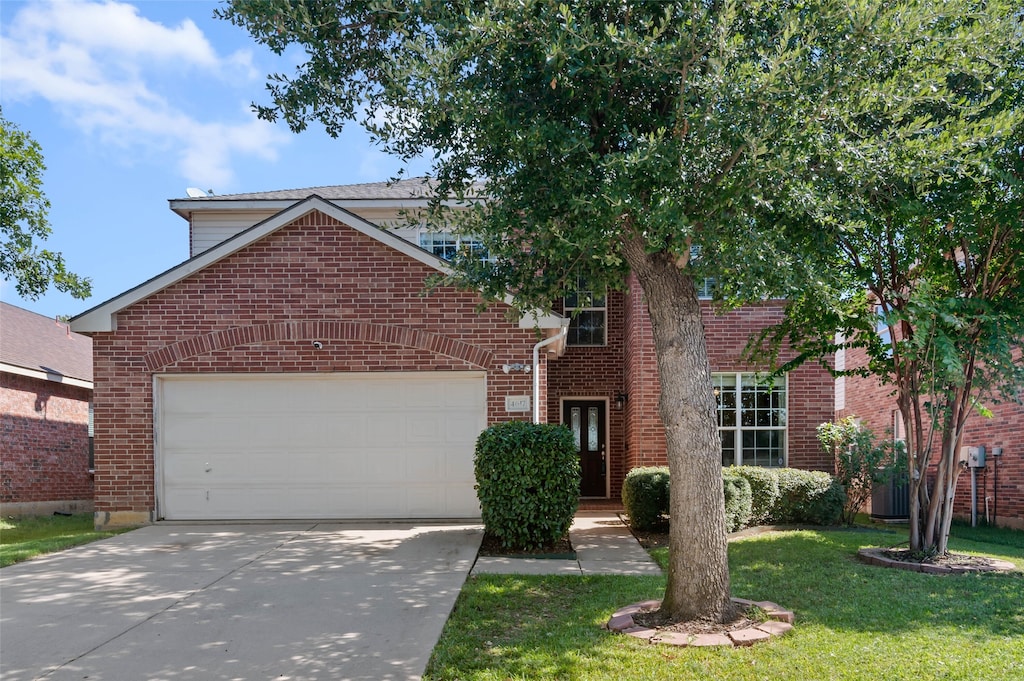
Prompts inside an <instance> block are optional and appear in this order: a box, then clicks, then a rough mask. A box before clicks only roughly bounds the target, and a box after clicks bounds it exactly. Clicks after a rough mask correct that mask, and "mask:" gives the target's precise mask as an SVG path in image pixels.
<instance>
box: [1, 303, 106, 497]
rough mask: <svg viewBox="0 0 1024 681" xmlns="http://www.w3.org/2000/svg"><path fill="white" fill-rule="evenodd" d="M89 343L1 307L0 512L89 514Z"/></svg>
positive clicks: (46, 319)
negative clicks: (73, 512) (74, 512)
mask: <svg viewBox="0 0 1024 681" xmlns="http://www.w3.org/2000/svg"><path fill="white" fill-rule="evenodd" d="M92 386H93V384H92V341H91V340H90V339H89V338H88V337H87V336H83V335H80V334H77V333H72V332H71V331H70V329H69V328H68V326H67V325H66V324H63V323H59V322H56V321H55V320H53V319H50V318H49V317H44V316H42V315H38V314H36V313H34V312H29V311H28V310H23V309H21V308H19V307H15V306H14V305H10V304H8V303H3V302H0V452H2V455H0V513H2V514H3V515H28V514H49V513H52V512H54V511H62V512H72V511H76V512H83V511H84V512H88V511H91V510H93V479H92V471H91V470H90V469H91V468H92V466H91V456H90V446H91V445H90V437H89V435H90V434H89V405H90V402H91V400H92Z"/></svg>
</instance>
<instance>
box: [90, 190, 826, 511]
mask: <svg viewBox="0 0 1024 681" xmlns="http://www.w3.org/2000/svg"><path fill="white" fill-rule="evenodd" d="M425 191H426V187H425V185H424V183H423V181H422V180H405V181H402V182H398V183H396V184H385V183H379V184H367V185H348V186H337V187H316V188H311V189H302V190H288V191H279V192H266V193H258V194H238V195H230V196H209V197H205V196H200V197H192V198H187V199H178V200H172V201H171V209H172V210H174V211H175V212H177V213H178V214H179V215H181V216H182V217H184V218H185V219H187V220H188V222H189V239H190V244H191V254H192V258H191V259H190V260H188V261H186V262H185V263H182V264H181V265H179V266H177V267H175V268H173V269H171V270H169V271H168V272H165V273H164V274H161V275H158V276H157V277H155V278H154V279H152V280H150V281H148V282H146V283H144V284H142V285H140V286H139V287H137V288H135V289H132V290H131V291H128V292H126V293H124V294H122V295H120V296H118V297H116V298H114V299H112V300H110V301H107V302H106V303H103V304H101V305H99V306H98V307H95V308H93V309H91V310H89V311H87V312H85V313H83V314H81V315H79V316H78V317H76V318H75V319H74V320H73V321H72V326H73V328H74V329H75V330H78V331H81V332H83V333H87V334H89V335H91V336H92V337H93V340H94V348H95V350H94V354H95V375H96V384H97V388H96V394H95V401H96V410H95V411H96V414H95V434H96V452H97V466H96V486H97V487H96V511H97V524H98V525H101V526H104V525H117V524H138V523H144V522H150V521H152V520H156V519H160V518H167V519H205V518H209V519H249V518H344V517H361V518H384V517H420V518H437V517H477V516H478V515H479V508H478V506H477V502H476V498H475V492H474V490H473V484H474V480H473V471H472V456H473V445H474V442H475V438H476V436H477V434H478V433H479V432H480V430H481V429H482V428H484V427H485V426H486V425H487V424H489V423H495V422H500V421H504V420H509V419H529V418H530V416H531V414H530V411H531V408H533V407H534V406H535V405H534V404H533V398H532V395H533V391H534V390H536V391H537V392H538V394H539V401H538V402H537V404H539V405H540V406H541V408H540V409H539V418H540V420H541V421H547V422H564V423H566V424H567V425H570V426H571V427H572V428H573V429H574V430H575V431H576V432H577V441H578V442H579V444H580V447H581V460H582V462H583V469H584V470H583V473H584V476H583V477H584V480H583V488H582V490H581V491H582V496H583V497H584V498H585V499H586V500H587V501H588V503H600V501H601V500H607V501H606V502H605V503H608V504H617V503H618V498H619V495H620V491H621V485H622V480H623V478H624V476H625V474H626V472H627V471H628V470H629V469H630V468H632V467H634V466H638V465H649V464H657V463H664V462H665V443H664V434H663V431H662V428H661V425H660V418H659V416H658V412H657V397H658V385H657V371H656V368H655V366H654V350H653V344H652V341H651V330H650V322H649V320H648V319H647V314H646V309H645V306H644V303H643V299H642V295H641V292H640V290H639V287H638V286H632V287H631V288H630V292H629V293H610V294H608V295H607V296H605V295H602V294H601V292H595V294H594V295H593V296H580V295H577V296H570V297H569V298H566V299H565V300H564V301H558V304H556V305H555V307H556V308H557V309H558V310H559V311H560V312H562V313H564V315H563V314H556V313H552V314H546V315H545V314H542V313H539V312H538V313H534V314H532V315H528V316H527V317H526V318H524V319H522V320H520V321H519V322H515V321H510V319H509V316H508V312H509V308H508V306H507V305H505V304H501V303H499V304H496V305H492V306H491V307H490V308H488V309H487V310H486V311H485V312H482V313H480V312H478V310H477V307H478V303H479V302H480V299H479V297H478V296H477V295H474V294H471V293H466V292H460V291H457V290H455V289H451V288H446V287H441V288H439V289H437V290H434V291H432V292H431V293H430V294H427V295H424V282H425V280H426V279H427V278H428V277H429V276H430V275H431V274H436V273H437V272H438V271H443V270H444V269H445V268H446V266H447V265H446V263H445V260H444V259H443V258H444V257H447V256H449V255H450V254H451V253H452V252H453V251H454V250H455V249H457V248H460V247H464V246H473V244H472V243H466V242H465V241H464V240H463V242H462V243H460V239H459V238H458V237H455V236H453V235H451V234H448V233H443V232H442V233H438V232H430V231H427V230H425V229H424V228H423V227H420V226H416V225H410V224H409V223H408V222H407V221H404V220H401V219H399V217H400V215H402V214H407V213H408V212H410V211H411V212H415V211H416V210H419V209H422V208H424V207H425V206H426V203H427V201H426V198H425V195H424V193H425ZM572 308H577V312H578V313H579V314H577V315H575V316H572V315H571V314H570V313H571V312H573V309H572ZM780 313H781V307H780V305H779V304H778V303H772V302H766V303H763V304H760V305H755V306H751V307H748V308H742V309H740V310H736V311H733V312H729V313H726V314H723V315H716V314H715V313H714V312H713V311H712V310H711V308H710V304H709V306H708V308H707V316H706V325H707V327H708V339H709V352H710V354H711V358H712V364H713V371H714V378H715V382H716V386H717V389H716V393H717V394H719V395H720V402H721V404H720V412H719V413H720V425H721V429H722V433H723V439H724V441H725V442H726V443H727V445H726V451H724V452H723V462H725V463H737V462H743V463H754V464H758V465H790V466H798V467H802V468H812V469H825V470H827V469H828V468H829V467H830V465H831V462H830V461H829V459H828V457H826V456H825V455H824V452H823V451H821V448H820V446H819V445H818V444H817V442H816V440H815V437H814V429H815V427H816V426H817V425H818V424H819V423H821V422H824V421H827V420H830V419H831V417H832V415H833V382H832V380H831V377H830V376H829V374H828V372H827V371H825V370H824V369H823V368H821V367H818V366H810V365H809V366H807V367H803V368H801V369H799V370H797V371H794V372H793V373H791V374H790V375H789V376H787V377H786V378H784V379H782V380H779V381H777V382H776V383H775V385H774V387H769V386H764V385H758V384H757V383H756V381H755V378H754V374H753V371H752V369H751V367H748V366H746V365H745V364H744V363H743V362H742V361H741V359H740V353H741V351H742V349H743V346H744V345H745V343H746V341H747V339H748V338H749V337H750V335H751V334H752V333H754V332H756V331H757V330H759V329H760V328H762V327H763V325H764V324H765V323H767V322H769V321H771V320H773V319H777V318H778V315H779V314H780ZM570 316H572V321H571V322H570V319H569V317H570ZM535 352H537V353H538V357H539V362H538V366H537V370H535V371H530V369H531V368H532V364H533V356H534V353H535ZM535 381H536V383H535Z"/></svg>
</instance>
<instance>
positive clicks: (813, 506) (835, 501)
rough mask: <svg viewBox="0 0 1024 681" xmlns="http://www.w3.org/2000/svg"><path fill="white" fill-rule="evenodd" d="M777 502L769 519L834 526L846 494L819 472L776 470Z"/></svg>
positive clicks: (827, 476) (826, 475)
mask: <svg viewBox="0 0 1024 681" xmlns="http://www.w3.org/2000/svg"><path fill="white" fill-rule="evenodd" d="M778 476H779V501H778V503H777V504H776V505H775V515H774V518H773V522H776V523H807V524H811V525H835V524H836V523H837V522H839V519H840V518H841V517H842V514H843V504H844V503H845V502H846V493H845V492H844V491H843V488H842V485H840V484H838V483H836V482H835V480H834V479H833V478H832V476H831V475H829V474H828V473H824V472H822V471H804V470H797V469H795V468H781V469H778Z"/></svg>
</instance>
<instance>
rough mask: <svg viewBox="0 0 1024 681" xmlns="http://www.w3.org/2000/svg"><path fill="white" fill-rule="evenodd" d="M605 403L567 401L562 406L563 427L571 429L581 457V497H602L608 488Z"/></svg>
mask: <svg viewBox="0 0 1024 681" xmlns="http://www.w3.org/2000/svg"><path fill="white" fill-rule="evenodd" d="M605 408H606V403H605V402H601V401H596V400H572V401H566V402H565V403H564V405H563V406H562V423H564V424H565V425H567V426H569V428H571V429H572V434H573V437H574V438H575V439H576V449H577V450H579V453H580V469H581V472H582V474H583V475H582V480H581V481H580V496H581V497H603V496H605V495H606V493H607V492H606V490H607V486H606V485H605V478H606V477H607V475H608V454H607V452H606V451H605V441H604V439H605V438H604V433H605V425H604V424H605Z"/></svg>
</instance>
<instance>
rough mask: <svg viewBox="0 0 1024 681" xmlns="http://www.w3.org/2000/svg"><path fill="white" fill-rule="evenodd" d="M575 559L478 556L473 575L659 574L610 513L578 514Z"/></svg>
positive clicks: (573, 533) (573, 532)
mask: <svg viewBox="0 0 1024 681" xmlns="http://www.w3.org/2000/svg"><path fill="white" fill-rule="evenodd" d="M569 538H570V539H571V540H572V545H573V548H574V549H576V560H560V559H554V558H507V557H496V556H480V557H479V558H477V559H476V565H474V566H473V574H487V573H491V574H523V575H660V574H662V572H661V568H660V567H659V566H658V564H657V563H655V562H654V560H653V559H652V558H651V557H650V555H649V554H648V553H647V551H645V550H644V549H643V547H641V546H640V544H639V543H638V542H637V540H636V538H635V537H634V536H633V534H632V533H631V532H630V531H629V528H628V527H626V525H625V524H624V523H623V522H622V520H620V519H619V517H618V516H617V515H615V514H614V513H609V512H607V511H580V512H579V513H577V514H576V518H575V519H574V520H573V523H572V527H571V528H570V529H569Z"/></svg>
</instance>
